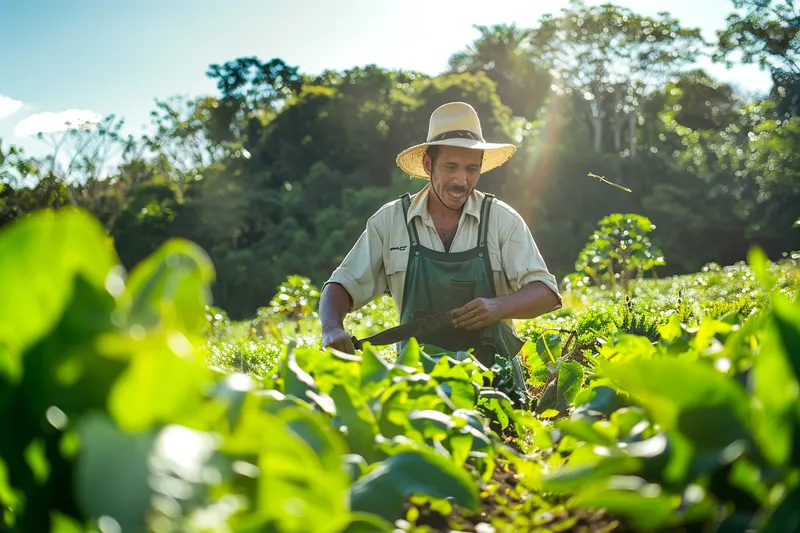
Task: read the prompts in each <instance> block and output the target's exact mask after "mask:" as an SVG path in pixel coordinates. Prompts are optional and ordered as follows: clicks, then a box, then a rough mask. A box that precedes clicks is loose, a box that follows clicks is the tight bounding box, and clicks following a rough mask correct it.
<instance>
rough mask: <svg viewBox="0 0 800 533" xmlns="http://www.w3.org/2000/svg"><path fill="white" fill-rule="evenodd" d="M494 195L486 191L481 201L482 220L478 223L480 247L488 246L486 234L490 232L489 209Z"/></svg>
mask: <svg viewBox="0 0 800 533" xmlns="http://www.w3.org/2000/svg"><path fill="white" fill-rule="evenodd" d="M492 200H494V195H493V194H489V193H486V195H485V196H484V197H483V203H481V222H480V224H479V225H478V247H479V248H485V247H486V236H487V235H488V234H489V210H490V209H491V208H492Z"/></svg>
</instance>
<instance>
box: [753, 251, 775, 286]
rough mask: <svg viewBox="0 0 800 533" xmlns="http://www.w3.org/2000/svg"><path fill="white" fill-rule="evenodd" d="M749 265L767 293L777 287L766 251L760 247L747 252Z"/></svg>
mask: <svg viewBox="0 0 800 533" xmlns="http://www.w3.org/2000/svg"><path fill="white" fill-rule="evenodd" d="M747 264H748V266H749V267H750V269H751V270H752V271H753V274H754V275H755V277H756V279H757V280H758V282H759V283H760V284H761V286H762V288H763V289H764V290H765V291H767V292H769V291H771V290H772V288H773V287H774V286H775V278H774V277H773V276H772V274H770V272H769V267H770V261H769V258H768V257H767V254H765V253H764V250H762V249H761V248H758V247H752V248H750V250H749V251H748V252H747Z"/></svg>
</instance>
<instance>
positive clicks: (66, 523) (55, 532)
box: [50, 511, 84, 533]
mask: <svg viewBox="0 0 800 533" xmlns="http://www.w3.org/2000/svg"><path fill="white" fill-rule="evenodd" d="M50 520H51V523H52V526H51V528H50V533H84V529H83V525H82V524H81V523H80V522H78V521H77V520H75V519H74V518H72V517H70V516H67V515H65V514H64V513H60V512H58V511H51V512H50Z"/></svg>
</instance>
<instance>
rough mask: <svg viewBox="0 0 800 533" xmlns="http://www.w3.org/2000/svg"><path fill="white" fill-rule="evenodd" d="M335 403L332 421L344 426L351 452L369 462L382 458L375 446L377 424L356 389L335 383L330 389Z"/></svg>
mask: <svg viewBox="0 0 800 533" xmlns="http://www.w3.org/2000/svg"><path fill="white" fill-rule="evenodd" d="M331 398H333V401H334V402H335V403H336V418H335V419H334V422H335V423H336V424H338V425H339V426H340V427H344V428H345V429H344V435H345V439H346V440H347V443H348V445H349V447H350V451H351V452H352V453H356V454H358V455H360V456H362V457H363V458H364V459H366V460H367V461H368V462H369V463H372V462H375V461H379V460H381V459H383V458H384V455H383V453H381V452H380V451H379V450H378V449H377V448H376V447H375V435H376V434H377V433H378V424H377V421H376V420H375V416H374V415H373V413H372V411H370V410H369V408H368V407H367V404H366V402H365V401H364V399H363V398H361V396H360V394H359V392H358V391H357V390H354V389H352V388H351V387H349V386H347V385H337V386H335V387H334V388H333V390H332V391H331Z"/></svg>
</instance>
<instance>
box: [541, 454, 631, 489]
mask: <svg viewBox="0 0 800 533" xmlns="http://www.w3.org/2000/svg"><path fill="white" fill-rule="evenodd" d="M595 458H596V460H595V461H591V462H586V463H582V464H578V465H576V466H565V467H561V468H558V469H556V470H555V471H553V472H551V473H549V474H544V475H543V476H542V486H543V488H544V490H545V491H548V492H559V493H568V492H572V491H574V490H576V489H578V488H580V487H583V486H585V485H588V484H590V483H595V482H598V481H603V480H605V479H608V478H609V477H611V476H619V475H623V474H631V473H634V472H636V471H637V470H638V469H639V468H640V466H641V464H642V463H641V461H640V460H639V459H637V458H635V457H626V456H623V455H617V456H615V457H599V456H595Z"/></svg>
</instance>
